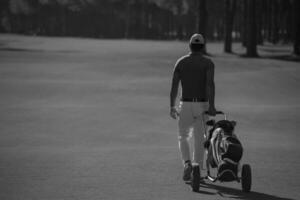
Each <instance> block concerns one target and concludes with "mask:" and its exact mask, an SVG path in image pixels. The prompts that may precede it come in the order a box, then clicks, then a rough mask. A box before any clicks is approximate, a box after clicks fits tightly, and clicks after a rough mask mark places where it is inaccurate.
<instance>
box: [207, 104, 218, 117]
mask: <svg viewBox="0 0 300 200" xmlns="http://www.w3.org/2000/svg"><path fill="white" fill-rule="evenodd" d="M216 113H217V110H216V108H215V107H214V106H209V108H208V115H210V116H216Z"/></svg>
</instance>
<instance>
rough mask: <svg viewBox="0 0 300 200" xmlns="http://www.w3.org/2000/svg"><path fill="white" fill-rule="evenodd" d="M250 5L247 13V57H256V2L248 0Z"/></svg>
mask: <svg viewBox="0 0 300 200" xmlns="http://www.w3.org/2000/svg"><path fill="white" fill-rule="evenodd" d="M247 3H248V12H247V19H248V20H247V22H248V23H247V25H248V31H247V56H248V57H256V56H257V49H256V44H257V41H256V14H255V13H256V12H255V11H256V0H247Z"/></svg>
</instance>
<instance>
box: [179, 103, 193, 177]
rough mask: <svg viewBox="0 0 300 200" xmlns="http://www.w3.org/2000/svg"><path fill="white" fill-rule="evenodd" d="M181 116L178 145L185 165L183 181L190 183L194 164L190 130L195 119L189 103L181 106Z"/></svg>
mask: <svg viewBox="0 0 300 200" xmlns="http://www.w3.org/2000/svg"><path fill="white" fill-rule="evenodd" d="M180 106H181V107H180V108H181V111H180V114H179V121H178V126H179V136H178V143H179V149H180V152H181V158H182V161H183V163H184V172H183V180H184V181H189V180H190V179H191V173H192V164H191V158H190V157H191V155H190V128H191V125H192V123H193V117H192V113H191V107H190V105H189V103H187V102H184V103H181V104H180Z"/></svg>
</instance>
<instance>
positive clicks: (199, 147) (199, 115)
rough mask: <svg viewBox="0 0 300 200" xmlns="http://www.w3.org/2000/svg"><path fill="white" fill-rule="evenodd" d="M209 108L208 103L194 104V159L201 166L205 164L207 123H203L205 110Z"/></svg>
mask: <svg viewBox="0 0 300 200" xmlns="http://www.w3.org/2000/svg"><path fill="white" fill-rule="evenodd" d="M207 109H208V104H207V103H197V104H194V108H193V111H194V115H195V121H194V134H193V135H194V153H193V160H194V162H195V163H198V164H199V166H202V165H203V155H204V133H205V131H206V130H205V125H204V123H203V112H205V111H206V110H207Z"/></svg>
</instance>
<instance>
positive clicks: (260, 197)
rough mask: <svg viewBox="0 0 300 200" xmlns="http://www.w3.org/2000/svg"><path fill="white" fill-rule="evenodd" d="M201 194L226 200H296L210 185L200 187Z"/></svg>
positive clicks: (205, 184)
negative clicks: (209, 190) (225, 199)
mask: <svg viewBox="0 0 300 200" xmlns="http://www.w3.org/2000/svg"><path fill="white" fill-rule="evenodd" d="M205 189H214V190H216V191H215V192H208V191H205ZM198 193H199V194H205V195H219V196H221V197H226V198H232V199H243V200H253V199H255V200H294V199H290V198H282V197H278V196H273V195H269V194H264V193H260V192H254V191H252V192H249V193H246V192H243V191H242V190H239V189H234V188H229V187H224V186H219V185H213V184H209V183H202V184H201V186H200V191H199V192H198Z"/></svg>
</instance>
